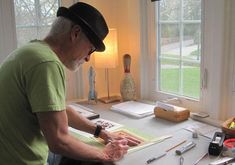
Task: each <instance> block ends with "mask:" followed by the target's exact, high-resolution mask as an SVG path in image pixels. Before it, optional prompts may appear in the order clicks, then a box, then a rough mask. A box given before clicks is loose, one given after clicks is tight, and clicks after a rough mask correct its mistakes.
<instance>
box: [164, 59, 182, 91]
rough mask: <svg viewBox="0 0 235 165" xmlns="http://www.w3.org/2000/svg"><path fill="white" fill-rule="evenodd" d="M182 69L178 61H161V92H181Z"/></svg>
mask: <svg viewBox="0 0 235 165" xmlns="http://www.w3.org/2000/svg"><path fill="white" fill-rule="evenodd" d="M179 75H180V69H179V61H178V60H170V59H164V58H163V59H161V70H160V79H161V82H160V90H161V91H164V92H167V93H176V94H177V93H178V92H179V84H180V83H179V81H180V76H179Z"/></svg>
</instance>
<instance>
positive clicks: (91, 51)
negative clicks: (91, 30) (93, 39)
mask: <svg viewBox="0 0 235 165" xmlns="http://www.w3.org/2000/svg"><path fill="white" fill-rule="evenodd" d="M94 51H96V48H95V47H94V46H92V47H91V50H90V51H89V53H88V55H90V54H92V53H94Z"/></svg>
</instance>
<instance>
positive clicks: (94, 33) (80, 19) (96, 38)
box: [57, 2, 109, 52]
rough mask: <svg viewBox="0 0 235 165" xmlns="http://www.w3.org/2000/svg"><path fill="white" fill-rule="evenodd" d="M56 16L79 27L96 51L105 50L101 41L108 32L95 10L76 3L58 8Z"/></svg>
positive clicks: (101, 17) (86, 5)
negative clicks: (66, 19)
mask: <svg viewBox="0 0 235 165" xmlns="http://www.w3.org/2000/svg"><path fill="white" fill-rule="evenodd" d="M57 16H62V17H65V18H68V19H69V20H71V21H73V22H74V23H77V24H78V25H80V26H81V28H82V29H83V31H84V33H85V34H86V36H87V37H88V39H89V40H90V41H91V43H92V44H93V45H94V47H95V48H96V51H98V52H102V51H104V50H105V45H104V43H103V40H104V38H105V37H106V35H107V34H108V32H109V30H108V26H107V24H106V22H105V20H104V17H103V16H102V15H101V13H100V12H99V11H98V10H97V9H96V8H94V7H93V6H91V5H88V4H86V3H83V2H77V3H76V4H74V5H72V6H70V7H69V8H66V7H60V8H59V9H58V11H57Z"/></svg>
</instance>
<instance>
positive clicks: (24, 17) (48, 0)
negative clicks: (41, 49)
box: [14, 0, 59, 47]
mask: <svg viewBox="0 0 235 165" xmlns="http://www.w3.org/2000/svg"><path fill="white" fill-rule="evenodd" d="M14 5H15V6H14V7H15V20H16V34H17V45H18V47H19V46H21V45H23V44H25V43H26V42H28V41H30V40H32V39H42V38H43V37H45V36H46V34H47V33H48V31H49V29H50V26H51V24H52V22H53V20H54V19H55V17H56V11H57V9H58V7H59V0H14Z"/></svg>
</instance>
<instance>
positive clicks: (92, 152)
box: [37, 111, 128, 161]
mask: <svg viewBox="0 0 235 165" xmlns="http://www.w3.org/2000/svg"><path fill="white" fill-rule="evenodd" d="M37 117H38V121H39V124H40V127H41V130H42V132H43V134H44V136H45V138H46V140H47V143H48V146H49V149H50V150H51V151H52V152H54V153H58V154H61V155H64V156H67V157H70V158H73V159H84V160H97V161H114V160H118V159H120V158H122V157H123V155H124V154H125V153H126V151H127V149H128V146H126V143H127V142H126V141H121V140H120V141H115V143H114V144H109V145H106V146H105V148H104V149H103V150H100V149H97V148H95V147H92V146H90V145H87V144H85V143H83V142H80V141H79V140H78V139H76V138H75V137H73V136H71V135H70V134H69V131H68V118H67V115H66V111H59V112H40V113H37ZM115 155H118V156H119V157H118V158H115Z"/></svg>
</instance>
